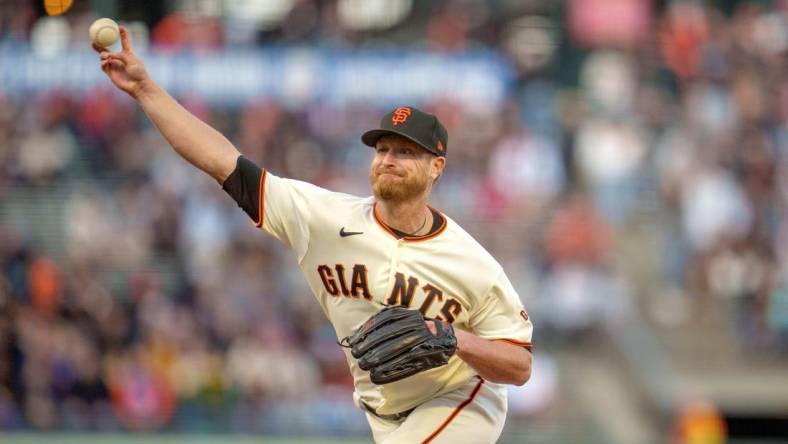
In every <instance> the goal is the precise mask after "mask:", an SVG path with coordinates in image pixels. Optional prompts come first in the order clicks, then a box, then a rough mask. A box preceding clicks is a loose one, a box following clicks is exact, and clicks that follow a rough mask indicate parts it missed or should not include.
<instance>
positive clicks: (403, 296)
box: [317, 264, 462, 323]
mask: <svg viewBox="0 0 788 444" xmlns="http://www.w3.org/2000/svg"><path fill="white" fill-rule="evenodd" d="M334 271H336V273H334ZM317 272H318V274H319V275H320V280H321V281H323V286H324V287H325V289H326V291H327V292H328V294H330V295H332V296H339V295H340V293H341V294H342V296H345V297H354V298H359V297H360V296H363V297H364V299H367V300H371V299H372V294H371V293H370V291H369V286H368V285H367V267H366V266H364V265H359V264H356V265H354V266H353V271H352V274H351V275H350V279H349V280H348V279H347V275H346V274H347V271H346V269H345V266H344V265H342V264H336V265H334V270H333V271H332V269H331V267H329V266H328V265H320V266H319V267H317ZM348 282H350V285H349V286H348V284H347V283H348ZM417 289H420V290H421V294H422V295H423V296H424V297H423V302H422V303H421V305H420V306H419V311H420V312H421V314H423V315H424V316H427V312H428V311H429V310H430V308H431V307H432V306H433V304H434V303H435V302H439V303H443V304H442V305H441V307H440V310H438V313H439V314H438V315H436V316H435V318H436V319H440V320H443V321H446V322H449V323H452V322H454V321H455V320H456V319H457V316H459V314H460V312H461V311H462V304H460V302H459V301H458V300H457V299H455V298H453V297H444V294H443V290H441V289H440V288H438V287H436V286H435V285H433V284H430V283H429V282H428V283H425V284H424V285H422V286H420V283H419V280H418V278H416V277H414V276H407V277H406V276H405V275H404V274H402V273H399V272H397V274H395V275H394V286H393V287H392V289H391V293H390V294H389V297H388V299H386V304H387V305H404V306H406V307H408V308H411V307H412V305H413V302H414V295H415V294H416V290H417Z"/></svg>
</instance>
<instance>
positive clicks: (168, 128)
mask: <svg viewBox="0 0 788 444" xmlns="http://www.w3.org/2000/svg"><path fill="white" fill-rule="evenodd" d="M120 32H121V44H122V50H121V51H120V52H117V53H111V52H109V51H108V50H107V49H105V48H100V47H96V46H94V49H96V51H98V52H99V53H100V56H101V58H100V65H101V69H102V70H103V71H104V72H105V73H106V74H107V76H108V77H109V78H110V80H111V81H112V82H113V83H114V84H115V85H116V86H117V87H118V88H120V89H121V90H123V91H125V92H126V93H128V94H129V95H130V96H131V97H132V98H133V99H134V100H136V101H137V103H139V105H140V106H141V107H142V109H143V110H144V111H145V113H146V114H147V115H148V117H149V118H150V119H151V120H152V121H153V123H154V124H155V125H156V127H157V128H158V129H159V131H160V132H161V134H162V135H163V136H164V138H165V139H166V140H167V142H169V144H170V145H171V146H172V147H173V149H174V150H175V151H176V152H177V153H178V154H180V155H181V156H182V157H183V158H184V159H186V160H187V161H189V162H190V163H192V164H193V165H194V166H196V167H197V168H199V169H201V170H202V171H204V172H206V173H207V174H209V175H211V177H213V178H214V179H216V181H217V182H218V183H219V184H221V185H222V188H223V189H224V190H225V191H226V192H227V193H228V194H229V195H230V196H232V198H233V199H235V201H236V202H237V203H238V205H239V206H240V207H241V208H242V209H243V211H245V212H246V213H247V214H248V215H249V217H250V218H251V219H252V220H253V221H254V222H255V224H256V225H257V226H258V227H259V228H260V229H261V230H263V231H265V232H266V233H268V234H270V235H272V236H274V237H276V238H277V239H279V240H280V241H281V242H283V243H284V244H285V245H286V246H287V247H289V248H290V249H291V250H292V252H293V254H294V255H295V257H296V258H297V260H298V264H299V265H300V267H301V270H302V271H303V273H304V276H305V277H306V280H307V282H308V283H309V286H310V288H311V289H312V292H313V293H314V295H315V298H316V299H317V301H318V303H320V305H321V307H322V308H323V311H324V312H325V315H326V317H327V318H328V319H329V320H330V321H331V324H332V325H333V327H334V329H335V331H336V335H337V342H338V343H339V344H340V346H342V347H343V350H344V351H345V354H346V357H347V361H348V365H349V367H350V371H351V373H352V375H353V380H354V386H355V390H354V393H353V399H354V401H355V403H356V405H357V406H358V407H359V408H360V409H362V410H363V411H364V413H365V414H366V417H367V420H368V421H369V424H370V427H371V429H372V434H373V437H374V439H375V441H376V442H377V443H386V444H390V443H417V442H418V443H428V442H429V443H452V444H460V443H469V444H479V443H492V442H495V441H496V440H497V439H498V437H499V435H500V433H501V430H502V428H503V425H504V420H505V416H506V405H507V404H506V386H505V385H506V384H517V385H521V384H524V383H525V382H526V381H527V380H528V379H529V377H530V373H531V359H532V358H531V353H530V348H531V332H532V325H531V322H530V320H529V318H528V314H527V313H526V311H525V309H524V308H523V306H522V305H521V302H520V298H519V297H518V295H517V293H516V291H515V290H514V288H513V287H512V285H511V283H510V282H509V280H508V279H507V277H506V275H505V273H504V272H503V269H502V268H501V266H500V265H499V264H498V262H497V261H496V260H495V259H494V258H493V257H492V256H491V255H490V254H489V253H488V252H487V251H485V249H484V248H482V247H481V245H479V244H478V243H477V242H476V241H475V240H474V239H473V238H472V237H471V236H470V235H469V234H468V233H466V232H465V231H464V230H463V229H462V228H461V227H460V226H459V225H457V224H456V223H455V222H454V221H453V220H451V219H450V218H449V217H448V216H446V215H445V214H442V213H441V212H440V211H438V210H437V209H435V208H432V207H431V206H429V205H428V204H427V202H428V198H429V196H430V192H431V191H432V187H433V186H434V185H435V183H436V181H437V180H438V178H439V177H440V175H441V173H442V172H443V169H444V167H445V166H446V156H447V150H448V135H447V132H446V129H445V128H444V126H443V125H442V124H441V122H440V121H439V120H438V119H437V118H436V117H435V116H433V115H431V114H427V113H424V112H422V111H419V110H418V109H416V108H413V107H400V108H397V109H395V110H393V111H391V112H389V113H388V114H386V115H385V116H384V117H383V119H382V120H381V122H380V127H379V128H376V129H372V130H370V131H367V132H366V133H364V134H363V136H362V141H363V142H364V143H365V144H366V145H368V146H370V147H372V148H373V149H374V150H375V156H374V159H373V160H372V164H371V165H370V170H369V180H370V184H371V187H372V194H373V195H372V196H370V197H356V196H351V195H347V194H342V193H336V192H332V191H329V190H326V189H323V188H320V187H318V186H315V185H312V184H309V183H305V182H301V181H297V180H292V179H286V178H282V177H279V176H276V175H275V174H273V173H272V172H270V171H267V170H265V169H262V168H260V167H259V166H258V165H255V164H254V163H253V162H251V161H249V160H248V159H246V158H244V157H243V156H242V155H241V154H240V153H239V152H238V150H237V149H236V148H235V147H234V146H233V145H232V144H231V143H230V142H229V141H228V140H227V139H226V138H225V137H223V136H222V135H221V134H219V133H218V132H217V131H216V130H214V129H213V128H211V127H210V126H208V125H207V124H205V123H203V122H202V121H200V120H199V119H198V118H196V117H195V116H193V115H192V114H190V113H189V112H188V111H186V110H185V109H184V108H183V107H181V105H179V104H178V103H177V102H176V101H175V100H174V99H173V98H172V97H171V96H170V95H169V94H167V92H166V91H164V90H163V89H161V88H160V87H159V86H158V85H157V84H156V83H155V82H154V81H153V80H152V79H151V78H150V77H149V75H148V74H147V72H146V70H145V67H144V65H143V64H142V62H141V61H140V59H139V58H138V57H137V56H136V55H135V53H134V51H133V49H132V47H131V42H130V41H129V36H128V33H127V31H126V29H124V28H121V31H120Z"/></svg>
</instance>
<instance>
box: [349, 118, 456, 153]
mask: <svg viewBox="0 0 788 444" xmlns="http://www.w3.org/2000/svg"><path fill="white" fill-rule="evenodd" d="M391 134H396V135H398V136H402V137H404V138H406V139H410V140H412V141H414V142H416V143H418V144H419V145H420V146H422V147H424V149H426V150H427V151H429V152H431V153H432V154H435V155H436V156H442V157H446V149H447V148H448V146H449V133H448V132H447V131H446V127H445V126H443V124H442V123H441V122H440V120H438V117H437V116H434V115H432V114H429V113H425V112H424V111H421V110H419V109H416V108H414V107H412V106H401V107H399V108H397V109H395V110H393V111H391V112H389V113H388V114H386V115H385V116H383V119H381V121H380V128H378V129H373V130H369V131H367V132H366V133H364V134H363V135H362V136H361V141H362V142H364V145H368V146H371V147H373V148H374V147H375V145H376V144H377V142H378V139H380V138H381V137H383V136H388V135H391Z"/></svg>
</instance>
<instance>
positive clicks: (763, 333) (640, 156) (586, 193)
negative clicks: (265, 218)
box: [0, 0, 788, 434]
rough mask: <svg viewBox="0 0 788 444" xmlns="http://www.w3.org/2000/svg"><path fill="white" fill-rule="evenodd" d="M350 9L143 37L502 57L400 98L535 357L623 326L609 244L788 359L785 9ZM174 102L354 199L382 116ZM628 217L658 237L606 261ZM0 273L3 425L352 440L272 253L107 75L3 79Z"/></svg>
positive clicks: (343, 384) (175, 28)
mask: <svg viewBox="0 0 788 444" xmlns="http://www.w3.org/2000/svg"><path fill="white" fill-rule="evenodd" d="M175 3H177V2H175ZM185 3H188V2H185ZM212 3H217V2H201V4H212ZM218 3H221V2H218ZM227 3H228V4H231V3H233V4H234V3H237V2H227ZM251 3H255V2H251ZM273 3H276V4H288V3H293V2H273ZM353 3H354V2H353V1H334V2H330V1H327V2H317V1H309V0H304V1H298V2H295V6H292V9H290V10H289V12H288V11H287V10H286V11H285V12H284V13H283V14H282V16H281V17H280V21H279V22H278V23H279V24H274V25H271V24H269V23H268V22H266V27H258V28H255V27H253V26H252V28H251V29H252V31H253V32H252V31H249V32H240V31H239V30H243V29H247V28H248V26H247V28H244V27H243V26H241V25H240V24H239V23H236V22H235V21H233V20H241V19H242V18H243V17H244V16H243V15H238V16H231V17H224V21H223V20H220V19H219V18H217V17H216V16H212V15H210V14H205V13H204V12H205V11H196V12H195V11H188V10H185V11H184V10H179V9H177V8H174V12H172V11H169V12H168V11H164V10H165V9H166V8H160V9H162V11H163V12H162V16H161V17H157V18H156V20H155V21H154V22H152V23H150V24H149V25H150V26H151V32H150V35H151V42H150V45H151V47H154V48H155V47H161V48H170V49H171V50H181V49H184V48H187V47H188V48H187V49H196V50H200V49H201V48H203V49H204V48H208V49H211V50H213V51H217V50H221V48H222V47H223V46H224V45H229V44H231V42H232V44H247V45H256V44H260V45H264V44H266V43H268V42H273V41H279V40H282V39H295V40H300V41H303V42H307V43H311V42H315V44H319V45H340V46H343V47H351V48H352V47H360V46H362V45H364V46H367V47H368V46H370V45H373V46H374V44H375V42H377V44H382V43H381V41H385V40H386V39H388V40H390V41H395V42H403V44H408V45H411V46H413V47H418V48H421V49H422V50H425V51H435V52H462V51H463V50H465V49H467V48H473V47H488V48H491V49H494V50H497V51H500V53H501V54H503V55H504V56H505V57H507V58H508V59H509V61H510V63H511V64H512V66H513V67H514V69H515V70H516V72H517V79H516V85H515V89H514V91H512V94H511V97H510V99H509V100H508V101H507V102H506V103H504V104H503V105H502V106H500V107H492V108H491V107H480V108H478V109H467V108H461V107H458V106H457V105H456V104H455V103H454V102H453V101H452V99H451V98H450V97H432V98H429V99H428V100H425V102H424V103H420V104H416V105H418V106H420V107H423V108H425V109H427V110H429V111H432V112H435V113H437V114H438V115H439V116H440V117H441V119H442V120H443V121H444V122H445V123H446V125H447V127H448V129H449V134H450V139H449V140H450V142H449V145H450V146H449V163H448V168H447V172H446V174H445V176H444V177H443V178H442V179H441V182H440V184H439V185H438V186H437V189H436V190H435V199H434V205H435V206H436V207H438V208H440V209H441V210H443V211H444V212H445V213H447V214H448V215H449V216H450V217H452V218H454V219H455V220H457V221H458V222H459V223H460V224H461V225H463V226H465V227H466V228H467V229H468V230H469V231H470V232H471V233H472V234H473V235H474V236H475V237H476V238H477V239H479V241H480V242H481V243H482V245H484V246H485V247H487V248H488V249H489V250H490V251H491V252H492V253H493V254H494V255H495V256H496V257H497V258H498V259H499V260H500V261H501V262H502V263H503V265H504V268H505V269H506V270H507V273H508V274H509V276H510V278H511V279H512V281H513V283H514V284H515V287H516V288H518V289H519V291H520V293H521V296H522V298H523V302H524V304H525V306H526V307H527V308H528V310H529V312H530V314H531V317H532V318H533V319H534V323H535V326H536V337H535V342H536V344H537V345H536V346H537V349H538V347H539V344H540V343H542V344H544V343H549V342H551V341H559V342H560V341H561V340H580V341H582V340H583V338H585V337H588V335H587V332H589V331H591V330H593V329H594V328H595V327H597V326H598V325H600V324H601V323H604V322H612V321H614V320H615V319H619V318H621V317H624V316H626V311H627V310H628V306H629V305H630V304H632V303H633V301H634V300H635V297H634V294H635V293H638V292H639V291H640V288H641V285H640V283H638V282H635V281H634V280H635V279H634V277H633V275H631V274H630V273H628V271H630V270H629V269H628V262H632V263H637V262H638V261H643V260H646V259H647V262H648V261H653V262H654V263H655V264H657V265H658V267H657V268H656V269H654V270H653V273H654V274H655V276H654V280H655V281H656V282H658V285H656V286H655V287H654V288H650V290H651V291H650V292H649V294H648V297H651V298H662V297H664V298H681V299H689V300H706V301H711V303H712V304H713V303H714V301H722V300H728V301H730V300H733V301H735V305H736V306H737V311H736V316H737V319H736V320H735V321H734V322H733V323H732V324H733V325H732V326H731V328H734V329H735V331H736V333H737V337H738V338H739V340H740V341H742V345H744V346H747V347H748V348H752V349H756V350H765V351H767V352H773V351H785V350H786V349H788V256H786V252H788V218H786V217H785V215H786V211H788V180H786V178H788V156H787V154H788V153H786V148H788V76H786V75H785V73H786V72H788V66H787V64H786V62H787V61H788V59H787V57H788V52H787V51H788V2H784V1H774V2H733V4H735V7H733V8H730V10H729V11H724V10H720V9H716V8H714V7H712V6H704V5H703V4H702V2H690V1H687V2H683V1H675V2H651V1H647V0H631V1H621V2H612V3H615V4H618V5H619V6H618V9H617V10H616V11H613V12H612V13H615V14H617V15H616V17H617V20H616V25H615V26H612V25H610V26H606V25H609V24H608V23H607V22H606V20H607V17H605V16H603V17H601V18H600V14H599V13H596V14H595V13H594V10H595V8H602V9H603V10H604V7H605V6H604V5H603V4H602V3H604V2H599V1H591V0H584V1H580V0H577V1H566V2H563V3H561V2H559V3H560V6H550V7H543V8H544V9H535V8H537V7H536V6H534V5H519V3H529V2H505V1H504V2H491V3H484V2H477V1H461V0H451V1H440V2H431V3H432V4H431V6H430V7H429V8H427V11H426V12H425V14H424V15H419V16H418V17H416V18H414V19H413V20H412V23H411V22H409V21H408V19H407V17H408V16H407V15H405V16H403V18H401V20H402V23H400V24H391V23H389V24H386V23H384V22H385V21H384V22H383V23H382V24H380V23H381V22H380V20H382V19H381V18H380V17H378V16H376V15H375V14H373V13H372V12H369V11H367V12H368V13H369V16H370V17H372V18H371V19H369V17H367V18H368V19H369V20H370V22H371V23H375V24H377V26H379V27H380V28H382V29H374V27H371V28H373V29H363V27H361V28H362V29H359V28H360V27H359V26H358V23H362V22H360V21H359V18H358V17H355V21H354V19H352V14H351V15H350V17H351V19H349V18H348V17H344V18H343V16H342V14H343V12H342V8H343V7H344V8H349V7H351V6H352V4H353ZM374 3H376V2H371V4H374ZM383 3H385V2H383ZM414 3H415V2H414ZM546 3H550V2H546ZM195 4H196V3H195ZM348 4H350V6H348ZM2 5H3V6H0V43H13V42H27V41H28V40H29V39H30V38H31V34H32V33H33V32H32V31H31V29H33V28H34V27H35V23H36V21H37V20H38V18H39V15H40V10H39V9H40V8H39V9H37V8H36V7H34V6H32V5H31V6H29V7H26V8H25V7H22V8H10V7H8V6H5V4H2ZM391 5H400V6H402V5H405V6H408V5H410V2H403V1H396V2H392V3H391ZM621 5H623V6H621ZM400 6H389V8H393V9H390V10H389V12H390V13H391V14H392V15H396V14H399V13H400V12H401V11H400V10H399V9H398V8H399V7H400ZM402 7H404V6H402ZM421 7H423V5H422V6H421ZM607 7H610V6H609V4H608V6H607ZM130 8H131V9H129V10H128V11H121V12H124V13H128V14H130V15H134V14H139V15H142V14H143V12H141V11H137V10H134V9H133V8H132V7H130ZM154 9H156V8H154ZM360 9H362V10H363V9H364V8H360ZM165 12H166V13H165ZM373 12H374V11H373ZM406 12H407V11H406ZM612 13H611V14H612ZM344 14H346V15H347V14H349V13H348V12H347V11H345V13H344ZM411 14H414V13H413V12H411ZM385 15H386V14H383V16H385ZM92 17H93V16H92V15H91V13H90V11H87V10H80V9H79V8H77V9H76V11H75V12H74V13H73V15H72V16H71V17H69V18H68V20H71V21H74V22H89V21H90V19H92ZM137 18H138V19H140V20H143V21H144V19H145V18H146V17H144V16H140V17H137ZM376 20H377V21H376ZM353 24H355V25H356V26H351V25H353ZM206 25H207V26H206ZM249 26H251V25H249ZM85 28H86V27H85ZM197 36H199V38H198V37H197ZM96 69H98V66H97V67H96ZM6 93H7V92H6ZM179 99H180V100H182V102H183V103H184V105H185V106H186V107H187V108H188V109H190V110H191V111H192V112H194V113H195V114H196V115H198V116H199V117H200V118H202V119H203V120H205V121H207V122H208V123H210V124H211V125H212V126H214V127H216V128H217V129H218V130H219V131H220V132H222V133H223V134H225V135H226V136H227V137H228V138H229V139H230V140H231V141H233V142H234V143H235V144H236V146H237V147H238V148H239V149H240V150H241V151H242V152H243V153H244V154H245V155H246V156H247V157H249V158H250V159H252V160H254V161H255V162H257V163H259V164H260V165H262V166H265V167H266V168H268V169H269V170H271V171H272V172H274V173H275V174H277V175H283V176H288V177H293V178H297V179H302V180H306V181H310V182H313V183H316V184H319V185H321V186H325V187H327V188H330V189H334V190H338V191H344V192H350V193H354V194H360V195H367V194H368V193H369V191H368V183H367V170H366V168H367V166H368V162H369V160H370V159H371V152H370V150H368V149H366V148H364V147H363V146H362V145H361V143H360V140H359V135H360V134H361V132H362V131H363V130H365V129H368V128H369V127H371V126H374V125H376V124H377V119H378V117H379V116H380V115H382V114H383V113H384V112H385V111H386V110H385V109H378V108H375V107H374V106H372V105H369V104H365V103H350V104H348V105H346V106H343V107H341V108H338V107H332V106H331V105H327V104H325V103H312V104H309V105H308V106H305V107H303V108H298V109H292V108H289V107H287V106H286V105H285V104H283V103H279V102H277V101H274V100H271V99H270V98H265V97H260V98H255V97H252V98H250V99H249V101H248V103H247V104H245V105H244V106H242V107H240V108H220V107H214V106H210V105H209V104H207V103H206V102H204V101H202V100H201V99H200V97H199V96H196V95H195V96H189V97H179ZM24 193H37V194H36V195H39V196H40V195H51V196H52V198H51V199H49V200H39V202H44V204H45V205H48V206H50V207H51V208H50V209H51V210H53V211H54V213H55V214H59V215H60V217H61V218H62V219H60V220H57V221H56V223H55V224H54V226H56V227H57V228H55V229H56V230H57V236H58V237H61V238H62V242H60V243H57V245H49V244H47V243H46V242H43V241H42V239H40V238H37V237H36V236H35V235H34V234H35V233H37V232H38V231H37V229H36V226H37V224H40V223H42V222H43V221H37V220H21V217H20V215H19V214H17V213H15V209H17V208H18V207H19V205H18V200H19V199H18V197H19V196H21V195H27V194H24ZM492 227H495V228H494V229H492ZM642 227H647V228H648V233H649V239H650V240H652V241H653V242H649V243H647V244H644V245H642V246H641V247H640V250H639V251H637V252H636V254H634V255H630V256H626V257H625V258H624V259H623V260H622V259H621V255H620V253H621V250H622V248H621V245H620V239H624V238H627V237H628V236H629V235H630V234H631V233H633V232H639V231H638V230H639V229H641V228H642ZM0 270H1V271H0V429H6V428H11V429H14V428H25V427H34V428H39V429H52V428H65V429H106V430H112V429H117V428H128V429H134V430H156V429H161V428H165V427H168V428H170V429H179V428H184V429H186V428H188V429H192V430H193V429H197V430H212V429H221V430H226V429H228V428H229V429H231V430H235V431H247V432H248V431H252V432H256V431H266V432H286V431H288V430H293V429H294V428H295V429H298V430H302V431H312V432H314V433H322V434H331V433H347V432H348V431H350V432H354V431H355V432H359V433H365V430H366V424H365V421H364V419H363V416H362V415H360V414H359V412H358V411H357V410H356V409H355V407H353V406H352V404H351V402H350V391H351V390H352V386H351V380H350V377H349V372H348V371H347V366H346V362H345V359H344V355H343V354H342V353H341V351H340V349H339V347H337V346H336V345H335V341H336V338H335V334H334V331H333V329H332V328H331V327H330V325H328V324H327V323H326V321H325V319H324V317H323V315H322V312H321V311H320V308H319V306H318V304H316V303H315V301H314V300H313V297H312V295H311V294H310V293H309V291H308V288H307V287H306V285H305V283H304V282H303V279H302V278H301V276H300V274H299V270H298V267H297V264H296V263H295V261H294V260H293V259H292V257H291V256H290V255H289V253H288V252H287V251H286V250H285V249H284V248H282V247H281V246H280V245H279V244H278V243H277V242H276V241H275V240H273V239H271V238H269V237H267V236H265V235H263V234H262V233H260V232H258V231H256V230H255V228H254V227H253V225H252V223H251V222H250V221H249V220H248V218H247V217H246V216H245V214H243V212H242V211H240V209H238V208H237V207H236V206H235V204H234V202H233V201H232V199H230V198H229V197H228V196H226V195H225V194H224V193H223V192H222V190H221V188H220V186H219V185H218V184H216V183H215V182H213V181H212V180H211V179H210V178H208V177H207V176H205V175H203V174H202V173H200V172H199V171H196V170H195V169H194V168H192V167H191V166H189V165H188V164H186V163H185V162H184V161H183V160H181V159H180V158H178V157H177V156H176V155H175V154H174V153H172V152H171V150H170V149H169V148H168V147H167V145H166V143H165V142H164V141H163V140H162V139H161V137H160V136H159V135H158V133H157V132H156V130H155V128H153V127H152V126H151V124H150V122H149V121H148V120H147V119H146V117H145V116H144V115H143V114H142V113H141V112H140V110H139V108H138V107H136V105H135V104H134V103H133V102H132V101H131V100H130V99H129V98H128V97H126V96H124V95H122V94H121V93H118V92H117V91H114V90H113V89H112V88H111V87H110V86H109V82H107V84H106V85H103V86H99V87H96V88H95V89H93V90H91V91H87V92H85V93H84V94H80V95H75V94H69V93H65V92H62V91H49V92H47V93H46V94H41V95H38V96H35V97H29V98H26V100H12V99H10V98H9V97H8V96H7V95H6V94H4V91H3V86H2V85H0ZM676 295H679V296H676ZM553 371H554V370H553ZM535 393H536V392H535ZM539 393H540V396H543V397H547V398H549V397H550V396H554V395H551V394H550V393H549V392H547V393H546V392H545V391H544V390H542V391H540V392H539ZM532 404H533V405H535V406H537V407H534V408H544V403H539V402H536V401H534V402H533V403H532ZM525 413H528V412H525ZM194 418H199V420H195V419H194Z"/></svg>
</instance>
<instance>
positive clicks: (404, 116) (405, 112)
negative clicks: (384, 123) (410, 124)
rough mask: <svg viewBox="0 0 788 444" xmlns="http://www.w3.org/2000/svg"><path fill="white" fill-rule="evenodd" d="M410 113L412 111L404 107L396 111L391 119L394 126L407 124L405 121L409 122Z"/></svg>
mask: <svg viewBox="0 0 788 444" xmlns="http://www.w3.org/2000/svg"><path fill="white" fill-rule="evenodd" d="M410 113H411V111H410V108H408V107H404V106H403V107H399V108H397V109H395V110H394V116H392V117H391V123H393V124H394V126H397V125H399V124H400V123H405V121H406V120H408V117H410Z"/></svg>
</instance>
